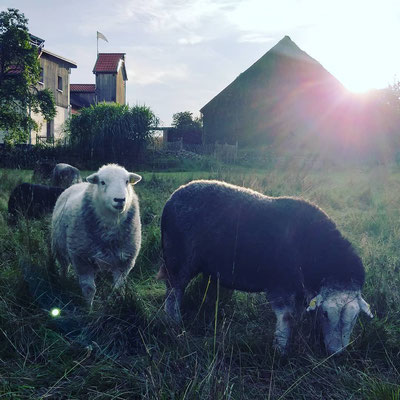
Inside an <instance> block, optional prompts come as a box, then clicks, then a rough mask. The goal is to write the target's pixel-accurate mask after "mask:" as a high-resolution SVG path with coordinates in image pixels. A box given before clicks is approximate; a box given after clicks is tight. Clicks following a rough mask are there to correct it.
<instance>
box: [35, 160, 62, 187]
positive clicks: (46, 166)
mask: <svg viewBox="0 0 400 400" xmlns="http://www.w3.org/2000/svg"><path fill="white" fill-rule="evenodd" d="M55 165H56V162H55V161H53V160H38V161H36V163H35V167H34V168H33V175H32V180H33V182H34V183H40V184H48V183H49V182H50V179H51V175H52V173H53V169H54V167H55ZM54 186H57V185H54Z"/></svg>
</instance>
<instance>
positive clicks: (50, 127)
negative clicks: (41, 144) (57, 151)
mask: <svg viewBox="0 0 400 400" xmlns="http://www.w3.org/2000/svg"><path fill="white" fill-rule="evenodd" d="M53 140H54V120H51V121H47V125H46V141H47V142H52V141H53Z"/></svg>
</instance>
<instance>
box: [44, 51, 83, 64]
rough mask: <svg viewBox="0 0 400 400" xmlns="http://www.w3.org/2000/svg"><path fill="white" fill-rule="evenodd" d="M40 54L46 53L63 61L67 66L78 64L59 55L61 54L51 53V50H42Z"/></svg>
mask: <svg viewBox="0 0 400 400" xmlns="http://www.w3.org/2000/svg"><path fill="white" fill-rule="evenodd" d="M42 55H47V56H49V57H52V58H55V59H57V60H59V61H63V62H64V63H65V64H67V67H68V68H77V66H78V65H77V63H76V62H75V61H71V60H68V59H67V58H64V57H61V56H59V55H57V54H55V53H52V52H51V51H48V50H46V49H43V50H42V52H41V56H42Z"/></svg>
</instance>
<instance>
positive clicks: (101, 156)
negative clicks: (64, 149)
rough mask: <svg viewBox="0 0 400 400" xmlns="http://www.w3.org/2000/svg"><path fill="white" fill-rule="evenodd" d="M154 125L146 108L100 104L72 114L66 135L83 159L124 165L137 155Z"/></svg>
mask: <svg viewBox="0 0 400 400" xmlns="http://www.w3.org/2000/svg"><path fill="white" fill-rule="evenodd" d="M157 124H158V118H157V117H156V116H155V114H154V113H153V112H152V111H151V109H150V108H149V107H146V106H138V105H137V106H134V107H129V106H126V105H121V104H117V103H112V104H106V103H100V104H97V105H94V106H90V107H88V108H83V109H82V110H81V113H80V114H77V115H73V116H72V118H71V120H70V121H69V123H68V124H67V134H68V136H69V141H70V144H71V146H72V147H74V148H75V149H76V151H77V152H78V153H79V154H80V155H81V157H83V158H84V159H90V160H97V161H103V162H121V163H125V161H126V160H129V159H132V158H134V157H138V156H139V155H140V153H141V152H142V151H143V149H144V147H145V145H146V144H147V143H148V142H149V141H150V139H151V134H152V128H154V127H156V126H157Z"/></svg>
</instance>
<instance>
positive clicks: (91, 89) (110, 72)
mask: <svg viewBox="0 0 400 400" xmlns="http://www.w3.org/2000/svg"><path fill="white" fill-rule="evenodd" d="M93 73H94V74H95V76H96V83H95V84H72V85H71V107H72V110H73V113H77V112H79V110H80V109H81V108H83V107H88V106H89V105H91V104H97V103H99V102H103V101H105V102H111V103H119V104H126V81H127V80H128V76H127V74H126V68H125V53H99V54H98V55H97V59H96V63H95V65H94V68H93Z"/></svg>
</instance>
